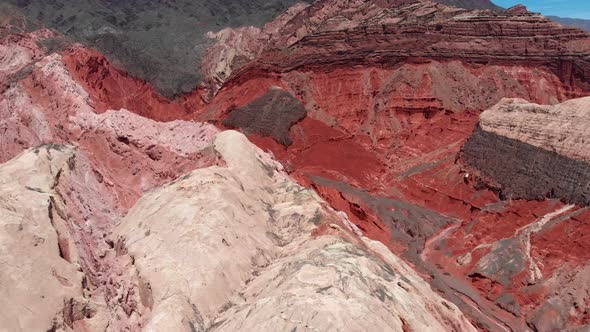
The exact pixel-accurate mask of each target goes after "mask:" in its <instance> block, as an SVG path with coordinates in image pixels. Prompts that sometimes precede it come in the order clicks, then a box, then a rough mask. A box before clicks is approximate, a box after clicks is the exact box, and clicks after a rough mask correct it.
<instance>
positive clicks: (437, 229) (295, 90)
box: [198, 1, 590, 331]
mask: <svg viewBox="0 0 590 332" xmlns="http://www.w3.org/2000/svg"><path fill="white" fill-rule="evenodd" d="M399 5H400V4H396V5H395V6H394V5H391V4H388V3H385V2H383V3H381V2H377V1H375V2H360V1H359V2H355V1H320V2H317V3H315V4H314V5H312V6H310V7H307V8H305V9H303V10H301V11H300V12H299V13H298V14H297V15H295V16H294V17H293V18H292V19H290V20H289V21H288V22H286V23H285V24H284V25H283V26H282V27H281V28H280V29H277V30H275V33H274V34H271V35H270V37H268V36H267V35H266V36H265V38H263V39H268V42H267V43H266V44H265V46H264V48H263V49H262V50H260V49H256V51H257V52H255V53H247V54H246V53H242V54H243V56H242V57H239V56H237V55H236V56H235V57H234V58H240V61H239V62H231V61H230V62H229V63H226V64H224V66H223V68H226V69H227V68H230V69H231V70H232V71H233V73H232V74H228V73H227V72H225V76H224V77H227V80H226V81H225V83H223V85H222V86H221V89H220V90H219V91H218V92H217V94H216V96H215V98H213V99H212V100H211V102H210V103H209V104H208V105H207V106H206V107H205V109H204V111H203V113H201V114H199V116H198V118H199V119H201V120H205V119H217V120H223V119H224V118H225V117H226V116H227V113H228V112H230V111H231V110H232V109H234V108H236V107H241V106H244V105H246V104H248V103H250V102H252V101H253V100H255V99H257V98H259V97H261V96H263V95H264V94H265V93H266V92H267V91H268V90H269V89H271V88H273V87H280V88H282V89H284V90H285V91H287V92H289V93H291V94H292V95H293V96H296V97H297V98H299V99H300V101H301V102H302V103H303V104H304V105H305V106H306V108H307V111H308V117H307V118H305V119H304V120H303V121H301V122H299V123H297V124H295V125H294V126H293V127H292V128H291V131H290V136H289V137H290V139H291V140H292V141H293V144H292V145H291V146H289V147H288V148H285V147H283V146H281V145H279V144H277V143H276V142H274V141H273V140H272V139H270V138H262V137H257V136H254V135H252V136H251V137H250V138H251V139H252V140H253V141H254V142H255V143H256V144H257V145H259V146H261V147H264V148H265V149H268V150H270V151H272V152H273V154H274V155H275V157H277V158H278V159H279V160H281V161H282V162H283V163H284V165H285V166H286V168H287V169H288V170H289V171H290V173H291V175H292V176H294V177H295V178H297V179H298V180H299V181H300V183H304V184H307V185H309V186H312V187H313V188H314V189H316V191H318V193H320V194H321V195H322V196H323V197H324V198H325V199H326V200H327V201H328V202H330V204H332V205H333V206H334V207H335V208H337V209H339V210H342V211H345V212H346V213H347V214H348V216H349V218H350V220H351V221H353V222H354V223H355V224H356V225H357V226H358V227H359V228H360V229H361V230H362V231H363V232H364V234H366V235H368V236H370V237H372V238H374V239H377V240H379V241H382V242H383V243H386V244H387V245H388V246H389V247H390V249H392V250H393V251H394V252H396V253H399V254H401V255H403V257H405V258H406V259H407V260H409V261H410V262H411V263H412V264H413V265H414V266H415V267H416V269H417V270H418V271H420V272H421V273H423V274H424V275H427V276H430V280H431V284H432V285H433V286H434V287H436V288H438V289H439V290H440V291H441V292H442V293H443V294H444V295H445V296H446V297H447V298H448V299H451V300H453V302H455V303H456V304H457V305H458V306H459V308H460V309H461V310H463V311H464V312H465V313H467V314H468V315H469V316H471V317H472V319H473V320H474V321H476V322H477V323H478V324H479V326H480V327H481V328H483V329H489V330H496V329H504V328H510V329H512V330H517V331H520V330H526V329H527V328H529V326H530V327H534V328H537V329H538V330H550V329H551V328H556V327H557V326H559V328H565V327H577V326H581V325H583V324H585V323H583V322H584V321H585V319H586V318H585V317H586V315H587V313H586V314H585V313H584V312H583V310H582V312H581V313H578V314H572V315H571V317H570V316H568V315H566V314H564V313H565V312H568V311H570V310H576V309H575V306H574V304H573V300H571V298H570V297H568V296H567V295H565V294H563V293H559V294H557V295H554V297H553V298H552V299H551V300H549V298H547V297H546V296H545V295H547V294H553V292H555V291H557V290H556V288H555V282H554V280H565V279H564V278H567V277H566V276H570V278H574V279H576V278H575V277H572V276H574V275H578V271H581V269H583V268H584V266H585V265H586V264H587V261H586V260H585V258H580V259H576V262H577V263H575V264H568V265H564V266H561V268H560V269H558V268H557V267H556V262H558V261H563V260H565V259H566V258H565V257H564V256H563V254H557V253H556V255H557V257H553V260H549V259H547V260H543V262H541V263H540V264H539V263H535V264H537V266H539V269H540V270H542V271H545V272H541V277H539V275H538V274H537V275H536V276H534V275H533V274H531V273H532V272H530V271H536V270H535V269H534V268H533V269H532V270H531V268H530V262H539V258H537V257H538V256H537V255H539V254H540V253H545V254H546V253H547V252H549V251H548V250H549V249H547V248H549V247H548V246H550V245H549V244H548V242H550V241H548V240H547V238H546V237H545V238H544V241H543V242H542V243H541V241H539V240H537V239H538V236H539V235H538V233H537V231H536V229H537V226H536V225H539V222H541V223H547V225H550V229H551V230H552V231H553V232H557V233H559V234H560V235H557V234H555V235H554V236H556V238H560V237H561V238H563V237H567V236H568V235H566V234H567V233H561V232H563V231H564V230H565V228H562V227H564V225H567V224H568V223H569V222H574V223H575V221H574V220H576V219H575V218H578V217H577V215H578V214H577V213H582V212H583V210H582V211H581V212H578V210H579V208H572V210H567V211H566V210H561V209H564V207H563V205H562V204H560V203H558V202H556V201H552V200H548V201H541V202H537V201H525V200H518V201H512V200H505V199H502V198H500V197H499V196H498V192H497V191H496V190H495V189H494V188H489V187H487V186H485V185H484V184H483V183H480V182H478V180H477V179H476V178H475V177H474V176H473V174H471V173H467V172H466V171H465V169H464V168H463V166H462V165H461V163H457V162H456V160H457V158H458V156H459V151H460V149H461V147H462V146H463V144H464V143H465V142H466V141H467V139H468V138H469V136H470V135H471V132H472V131H473V129H474V128H475V126H476V123H477V121H478V115H479V112H480V111H482V110H484V109H486V108H488V107H490V106H492V105H494V104H495V103H496V102H498V101H499V100H500V99H501V98H503V97H506V96H511V97H520V98H523V99H526V100H529V101H535V102H538V103H545V104H554V103H557V102H559V101H563V100H565V99H567V98H571V97H576V96H580V95H586V94H588V93H589V92H590V85H589V84H588V81H587V77H588V75H587V74H586V73H587V72H588V68H589V67H588V62H587V57H588V55H589V54H590V39H589V37H588V35H587V34H585V33H583V32H581V31H579V30H575V29H570V28H564V27H562V26H560V25H557V24H555V23H552V22H551V21H549V20H547V19H545V18H543V17H542V16H540V15H537V14H532V13H529V12H526V11H524V10H522V8H520V9H519V8H517V9H518V10H515V9H513V10H510V11H507V12H501V13H493V12H489V11H466V10H462V9H456V8H449V7H446V6H444V5H440V4H433V3H430V2H426V1H416V2H414V1H412V2H408V3H406V4H401V6H399ZM384 8H385V9H384ZM490 32H492V33H493V36H490ZM226 33H228V32H226ZM236 33H238V34H239V33H240V32H239V31H238V32H236ZM249 33H250V34H252V31H249ZM249 38H250V40H253V38H254V39H256V38H257V37H252V36H251V35H250V37H249ZM225 42H228V43H231V41H230V40H227V39H226V40H225ZM224 47H225V49H226V50H227V49H232V50H233V51H235V52H237V53H239V52H240V49H239V48H237V47H234V48H232V46H231V45H224ZM250 49H252V48H250ZM211 52H216V49H215V48H214V49H212V50H211ZM212 56H213V55H212ZM564 57H565V58H564ZM244 59H249V61H250V62H248V63H247V64H245V65H243V63H244V62H245V60H244ZM564 59H565V60H564ZM230 60H231V59H230ZM216 77H217V81H216V82H221V81H220V80H219V78H220V77H221V76H216ZM213 92H215V91H214V90H213ZM351 185H352V186H351ZM561 217H563V218H564V220H563V221H560V222H557V221H556V220H557V219H560V218H561ZM556 218H557V219H556ZM562 222H563V223H562ZM559 225H561V226H559ZM553 227H555V228H553ZM577 250H578V249H575V250H574V249H572V251H576V252H577ZM580 250H584V249H580ZM511 255H512V256H511ZM527 255H529V256H527ZM531 255H532V256H531ZM510 257H512V258H514V259H515V260H516V261H520V262H521V263H522V264H520V265H514V266H509V264H508V263H507V260H509V258H510ZM528 257H533V258H530V259H529V258H528ZM579 257H585V256H584V254H580V255H579ZM550 262H551V263H550ZM494 264H496V265H497V266H500V267H501V269H500V270H498V269H496V270H494V268H493V265H494ZM545 264H547V265H546V266H547V267H545ZM521 267H522V269H521ZM535 273H536V272H535ZM580 278H582V277H581V276H579V278H578V279H576V280H577V281H576V283H579V282H580V280H581V279H580ZM582 279H583V278H582ZM568 285H569V284H568ZM572 287H575V286H572ZM575 298H579V297H575ZM554 301H558V302H559V303H561V307H560V308H559V310H558V311H556V310H557V309H556V308H554V307H552V305H551V303H553V302H554ZM544 312H547V313H549V312H551V315H553V316H551V317H557V319H558V320H559V323H555V324H557V325H551V324H554V323H549V322H548V321H544V320H543V319H542V318H541V317H543V313H544ZM572 312H573V311H572ZM560 324H561V325H560Z"/></svg>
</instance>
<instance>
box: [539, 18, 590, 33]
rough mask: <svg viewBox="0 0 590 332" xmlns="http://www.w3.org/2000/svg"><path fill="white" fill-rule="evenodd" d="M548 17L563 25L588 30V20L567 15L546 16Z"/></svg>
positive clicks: (589, 29) (589, 24) (589, 25)
mask: <svg viewBox="0 0 590 332" xmlns="http://www.w3.org/2000/svg"><path fill="white" fill-rule="evenodd" d="M548 17H549V18H550V19H552V20H554V21H555V22H559V23H561V24H563V25H569V26H573V27H577V28H580V29H582V30H586V31H590V20H583V19H579V18H567V17H558V16H548Z"/></svg>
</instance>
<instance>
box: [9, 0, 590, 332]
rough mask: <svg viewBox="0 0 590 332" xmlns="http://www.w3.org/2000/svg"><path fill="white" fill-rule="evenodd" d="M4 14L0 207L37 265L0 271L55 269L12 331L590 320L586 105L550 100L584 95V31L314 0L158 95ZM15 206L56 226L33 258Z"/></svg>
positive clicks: (220, 49)
mask: <svg viewBox="0 0 590 332" xmlns="http://www.w3.org/2000/svg"><path fill="white" fill-rule="evenodd" d="M3 22H5V23H4V24H5V26H4V28H3V29H2V30H1V31H2V34H0V36H2V39H1V40H0V45H1V46H0V47H1V48H0V51H1V53H0V54H1V56H0V78H2V79H1V80H0V83H2V84H0V92H1V93H0V133H1V135H0V146H1V147H2V148H1V150H0V151H1V153H0V161H2V162H5V164H4V165H3V166H0V174H6V175H5V176H4V175H3V176H2V179H3V181H5V182H3V183H6V184H7V185H6V186H2V188H7V190H9V191H10V192H9V193H7V194H6V195H4V196H3V197H6V200H4V201H5V202H7V203H6V209H3V210H2V213H6V214H7V215H10V216H9V217H7V220H13V221H14V220H22V221H20V223H24V222H25V221H26V223H27V225H23V230H26V231H27V233H23V235H22V236H24V238H25V239H32V240H30V241H29V240H27V241H24V242H23V243H20V244H19V246H18V248H19V249H18V250H19V252H23V253H28V252H29V251H30V252H31V254H30V256H31V257H38V256H35V255H38V254H39V253H38V252H37V251H35V250H37V249H36V248H37V247H36V246H35V242H38V244H37V246H45V247H43V250H44V252H48V253H50V254H48V255H47V257H45V256H39V257H41V258H40V259H46V261H44V263H43V264H40V265H39V266H36V265H35V264H33V263H27V264H28V265H26V266H25V265H23V266H24V267H23V268H22V269H20V270H19V269H17V270H15V271H16V272H14V274H13V273H12V272H6V274H0V278H1V279H0V280H10V281H9V282H8V283H9V284H11V283H14V282H15V281H14V280H15V279H14V277H13V276H14V275H19V276H20V274H24V273H25V272H23V271H33V270H34V269H36V268H38V269H39V270H38V271H40V272H39V274H42V273H44V274H46V273H47V271H50V267H53V268H54V269H55V271H56V274H57V275H58V276H61V278H58V277H55V278H54V279H55V280H54V279H51V278H48V279H47V280H44V281H46V282H44V283H41V284H40V285H39V288H38V290H39V292H38V293H39V294H41V295H43V296H45V297H46V298H47V301H48V302H47V303H52V304H56V306H51V307H50V306H43V305H40V304H38V303H35V304H34V309H35V310H40V311H42V312H43V315H40V316H39V320H35V319H30V317H31V316H30V315H29V314H28V313H26V312H28V311H27V309H26V307H24V306H22V307H15V308H14V310H15V311H14V312H12V313H11V314H10V315H9V316H6V317H4V318H2V319H3V321H6V322H7V323H6V324H9V323H10V324H11V325H10V326H11V327H12V326H14V327H15V329H17V327H22V329H31V328H36V327H37V326H47V328H46V329H50V328H52V327H54V328H55V329H59V328H63V329H66V330H68V329H73V330H76V331H86V330H90V331H93V330H101V331H104V330H105V329H106V330H112V331H118V330H125V329H128V330H132V331H135V330H154V331H157V330H162V329H164V330H170V329H171V330H187V331H192V330H197V331H198V330H203V329H211V330H216V329H218V330H237V329H256V330H258V329H260V330H274V329H276V328H277V326H278V327H279V328H280V329H289V330H293V329H295V328H296V329H303V330H330V329H334V330H359V329H360V330H366V329H370V330H373V329H375V330H401V331H408V330H420V331H422V330H426V331H428V330H432V331H441V330H442V331H456V330H460V331H463V330H473V329H477V330H483V331H505V330H512V331H556V330H564V331H568V330H571V331H583V330H584V329H587V328H588V324H590V314H589V312H588V310H587V308H588V305H586V304H587V303H588V301H590V300H589V299H588V293H589V291H588V285H589V284H590V283H589V282H588V280H587V271H588V262H589V259H590V256H589V255H588V252H590V250H589V249H590V247H589V245H588V243H590V242H589V241H588V229H590V212H589V211H588V208H587V206H586V205H587V201H586V200H585V197H586V196H585V192H584V190H583V188H585V187H584V186H579V187H576V188H578V189H580V190H578V191H575V190H574V191H572V190H570V189H571V188H572V185H573V183H574V182H576V181H582V180H583V179H584V171H583V170H584V169H586V168H584V164H583V163H585V162H586V160H585V158H586V154H587V153H586V152H585V150H584V144H585V141H586V140H587V137H586V136H587V135H586V132H585V130H584V128H585V126H586V125H587V124H586V122H587V121H586V118H587V117H586V116H585V114H584V107H585V106H584V105H585V104H584V103H585V102H586V99H579V100H575V101H567V102H566V101H565V100H567V99H570V98H574V97H582V96H587V95H589V94H590V87H589V86H588V82H587V77H588V76H587V75H586V72H587V70H588V68H587V66H588V61H589V60H588V59H589V57H590V51H589V49H588V48H589V47H590V46H589V45H590V37H589V35H588V34H586V33H584V32H583V31H580V30H576V29H572V28H566V27H563V26H560V25H558V24H555V23H553V22H551V21H549V20H548V19H546V18H544V17H542V16H540V15H537V14H532V13H529V12H527V11H526V9H525V8H523V7H515V8H511V9H510V10H508V11H480V10H476V11H470V10H466V9H458V8H452V7H448V6H445V5H443V4H440V3H434V2H430V1H410V0H408V1H405V0H399V1H398V0H395V1H393V0H392V1H377V0H376V1H355V0H324V1H319V2H317V3H314V4H313V5H309V6H308V5H296V6H294V7H291V9H289V10H288V11H286V12H285V13H283V14H282V15H280V16H279V17H277V19H276V20H274V21H272V22H270V23H268V24H266V25H265V26H263V27H261V28H251V27H250V28H237V29H223V30H221V31H214V32H211V34H210V36H211V37H214V38H216V39H217V41H218V42H217V43H216V44H215V45H213V46H212V47H211V48H210V49H209V50H208V51H207V55H206V56H205V57H204V58H203V73H204V74H205V75H206V77H207V80H206V82H207V84H206V85H205V86H203V87H202V88H200V89H197V90H195V91H193V92H191V93H190V94H187V95H184V96H182V97H179V98H176V99H174V100H170V99H167V98H165V97H162V96H161V95H159V94H158V92H157V90H155V89H154V88H152V87H151V86H149V85H147V84H146V83H145V81H142V80H140V79H137V78H135V77H133V76H132V75H129V74H128V73H127V72H125V70H124V69H122V68H117V66H116V63H114V62H112V61H110V60H109V59H108V58H107V57H105V56H104V55H103V54H101V53H99V52H98V51H96V50H91V49H88V48H87V47H86V46H84V45H71V46H68V47H66V48H63V49H60V48H57V49H56V48H53V47H51V45H50V44H51V43H48V42H47V41H54V40H56V39H57V40H59V39H60V38H62V37H61V36H60V35H59V34H57V33H56V32H52V31H49V30H44V29H38V30H35V31H31V32H25V31H26V29H18V27H19V24H21V23H22V22H24V21H22V20H5V21H3ZM491 32H492V33H491ZM285 45H286V46H285ZM506 97H512V98H518V99H503V98H506ZM498 103H499V104H498ZM531 103H536V104H531ZM559 103H561V104H560V105H559V106H540V105H541V104H547V105H549V104H552V105H556V104H559ZM496 104H497V105H496ZM494 105H496V106H494ZM486 109H487V111H485V112H484V110H486ZM154 120H157V121H166V122H157V121H154ZM228 128H233V129H235V130H239V131H242V132H243V133H244V134H245V135H246V137H247V139H246V137H245V136H243V135H242V134H239V133H236V132H234V131H227V129H228ZM250 142H252V143H253V144H254V145H256V146H254V145H253V144H252V143H250ZM492 143H493V144H492ZM40 144H41V145H42V144H45V145H42V146H41V147H38V146H39V145H40ZM496 146H497V148H496ZM23 151H26V152H24V153H23ZM580 163H581V164H580ZM10 165H13V166H10ZM14 165H16V166H14ZM4 167H6V169H7V170H6V171H3V169H4ZM15 169H30V171H27V172H25V174H38V175H34V176H32V175H31V176H27V175H25V176H23V177H19V176H15V175H12V174H15V171H14V170H15ZM515 169H516V170H518V171H517V172H514V171H513V170H515ZM56 178H57V180H59V181H57V180H56ZM533 180H537V181H533ZM31 182H38V184H36V185H33V184H32V183H31ZM48 183H53V184H48ZM9 188H11V189H9ZM552 189H553V190H552ZM21 192H24V194H21ZM2 195H3V194H2ZM21 195H22V197H23V199H22V200H21V199H13V198H14V197H16V198H18V197H21ZM30 209H32V210H34V213H32V212H28V211H29V210H30ZM48 209H49V210H50V211H49V214H48V217H45V215H43V216H41V214H40V212H39V213H37V212H38V211H41V210H44V211H47V210H48ZM30 215H35V216H36V215H39V218H45V219H47V218H49V219H51V220H54V224H53V226H52V227H49V225H47V223H45V224H44V225H43V228H42V229H40V230H39V231H40V232H41V233H39V234H41V235H38V236H39V237H43V238H45V239H46V240H45V241H46V244H41V240H38V239H37V240H35V239H36V238H35V236H33V235H31V234H32V233H33V234H37V233H34V231H32V230H31V228H28V226H30V222H29V220H36V219H37V218H36V217H30ZM11 218H12V219H11ZM11 222H12V221H11ZM25 226H27V227H25ZM11 227H12V228H11ZM19 228H20V226H18V225H16V226H10V227H7V228H6V232H7V233H5V234H7V235H6V236H5V237H4V236H3V237H2V239H6V241H7V242H6V243H10V244H11V245H12V244H14V243H16V242H18V241H17V240H14V238H15V236H16V237H17V236H19V234H20V233H18V229H19ZM14 229H16V232H17V233H14V232H13V231H14ZM54 230H55V231H54ZM2 232H4V230H2ZM54 232H55V233H56V235H55V236H54V235H53V233H54ZM48 234H49V235H48ZM56 239H57V240H56ZM30 243H31V244H30ZM56 245H57V247H56ZM52 248H53V249H52ZM2 253H6V255H7V257H6V258H3V259H5V260H7V261H9V262H12V261H14V258H13V257H12V256H10V255H11V253H10V252H9V251H2ZM60 255H61V256H60ZM60 257H61V258H60ZM60 259H62V260H65V262H66V263H63V264H60V263H62V261H60ZM58 262H60V263H58ZM10 271H13V270H10ZM35 271H37V270H35ZM228 271H232V273H231V274H230V273H228ZM234 272H235V273H234ZM51 275H53V274H51ZM26 276H28V275H26ZM64 278H65V280H64ZM21 279H22V280H23V281H22V282H23V285H25V286H23V287H33V286H31V285H35V284H37V282H38V281H37V279H34V278H31V279H27V278H21ZM70 285H73V286H70ZM36 290H37V289H36ZM26 294H33V295H32V296H33V297H30V296H29V295H24V294H21V293H11V294H10V296H11V297H9V300H7V301H10V303H12V302H14V301H17V300H12V299H21V298H22V299H23V301H25V302H26V303H25V302H23V303H24V305H26V306H27V307H29V308H32V307H31V306H29V305H28V301H34V300H35V299H36V298H35V296H36V295H35V294H37V293H26ZM48 294H49V295H51V297H48V296H49V295H48ZM64 300H65V301H66V302H64ZM19 303H20V302H19ZM59 303H65V304H64V305H63V306H60V305H58V304H59ZM309 303H313V305H312V306H310V305H309ZM25 311H26V312H25ZM21 316H22V317H23V320H22V321H21V320H19V319H14V317H21ZM0 317H1V316H0ZM19 324H20V325H19ZM26 324H36V325H34V326H33V325H26ZM30 326H33V327H30ZM29 327H30V328H29Z"/></svg>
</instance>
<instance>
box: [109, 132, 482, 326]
mask: <svg viewBox="0 0 590 332" xmlns="http://www.w3.org/2000/svg"><path fill="white" fill-rule="evenodd" d="M214 146H215V149H216V150H217V151H218V152H219V153H220V154H221V155H222V157H223V159H224V160H225V161H226V163H227V166H226V167H210V168H203V169H199V170H196V171H194V172H192V173H189V174H187V175H186V176H184V177H182V178H181V179H179V180H178V181H175V182H173V183H171V184H170V185H167V186H165V187H163V188H161V189H159V190H155V191H152V192H150V193H148V194H147V195H146V196H144V197H143V198H142V199H141V200H140V201H139V202H138V203H137V205H136V206H135V207H134V208H133V209H132V210H131V211H130V212H129V214H128V215H127V216H126V217H125V218H124V219H123V221H122V222H121V225H120V226H119V227H118V228H117V230H116V233H117V234H119V235H120V236H121V237H120V238H119V241H124V243H126V246H127V248H128V252H129V254H130V255H131V256H132V257H134V258H135V264H136V266H137V268H138V270H139V271H140V273H141V275H142V277H143V278H144V280H145V281H146V282H148V283H149V285H150V289H151V291H152V294H153V295H152V296H153V315H152V317H151V319H150V320H149V322H148V325H147V330H149V331H152V330H153V331H160V330H176V331H191V330H202V329H212V330H220V331H234V330H240V329H246V330H248V329H255V330H260V331H273V330H277V329H279V330H292V329H298V328H302V329H312V330H342V331H348V330H350V331H353V330H359V329H377V330H392V331H402V330H407V329H411V330H433V331H437V330H474V328H473V327H472V326H471V325H470V324H469V323H468V322H467V320H466V319H465V318H463V317H462V315H461V314H460V312H459V311H458V309H457V308H456V307H454V305H451V304H449V303H447V302H446V301H444V300H443V301H442V302H441V300H440V299H439V298H438V295H436V294H435V293H434V292H433V291H432V290H430V288H429V286H428V285H427V284H426V283H425V282H424V281H422V280H421V279H420V278H419V277H418V276H417V275H416V274H414V273H413V272H412V271H411V269H410V268H409V267H408V266H407V265H406V264H405V263H403V262H402V261H401V260H400V259H399V258H397V257H395V256H393V255H392V254H391V253H390V252H388V250H387V249H386V248H385V247H384V246H383V245H382V244H380V243H378V242H373V241H370V240H368V239H365V238H357V235H356V234H355V229H354V228H352V226H351V225H352V224H350V223H349V222H348V221H347V219H342V216H341V215H340V214H337V213H335V212H334V211H333V210H331V209H330V208H329V207H327V206H326V205H325V203H324V202H323V201H322V200H321V199H320V198H319V197H318V196H317V194H315V193H314V192H313V191H311V190H309V189H305V188H303V187H300V186H299V185H297V184H295V183H294V182H292V181H291V180H289V179H288V178H286V177H285V175H283V173H282V169H281V166H280V164H277V163H276V162H274V161H272V160H271V159H270V158H269V156H267V155H265V154H264V153H262V151H261V150H259V149H258V148H256V147H255V146H253V145H252V144H251V143H249V142H248V141H247V139H246V138H245V137H244V136H243V135H241V134H239V133H237V132H233V131H226V132H223V133H221V134H218V135H217V136H216V138H215V142H214ZM321 229H324V231H321ZM138 230H139V231H138ZM312 232H316V234H318V235H317V236H312ZM318 232H319V233H318ZM322 232H327V233H328V234H326V235H320V234H322ZM356 232H358V230H357V231H356Z"/></svg>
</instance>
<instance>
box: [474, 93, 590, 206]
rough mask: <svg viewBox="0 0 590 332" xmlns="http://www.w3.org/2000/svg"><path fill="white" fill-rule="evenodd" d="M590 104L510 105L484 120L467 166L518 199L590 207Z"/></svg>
mask: <svg viewBox="0 0 590 332" xmlns="http://www.w3.org/2000/svg"><path fill="white" fill-rule="evenodd" d="M589 106H590V99H588V98H582V99H575V100H570V101H567V102H564V103H562V104H558V105H554V106H548V105H545V106H543V105H537V104H530V103H528V102H526V101H524V100H520V99H516V100H512V99H505V100H502V102H500V103H499V104H497V105H496V106H494V107H492V108H491V109H489V110H487V111H485V112H483V113H482V114H481V115H480V121H479V126H478V128H477V129H476V131H475V132H474V134H473V135H472V136H471V138H470V139H469V141H468V142H467V144H466V145H465V147H464V149H463V151H464V158H465V162H467V163H468V164H469V165H471V166H473V167H474V168H475V169H476V170H478V171H479V172H481V173H482V175H483V176H484V177H485V178H486V179H488V180H491V181H492V185H494V186H497V187H499V189H501V190H502V193H503V194H504V195H507V196H513V197H514V198H526V199H544V198H546V197H549V198H559V199H562V200H564V201H566V202H570V203H578V204H582V205H588V204H589V203H590V189H589V188H590V175H589V174H588V167H589V166H590V164H589V162H590V152H589V146H588V144H590V135H589V133H588V125H589V124H590V112H589V110H590V108H589Z"/></svg>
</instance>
